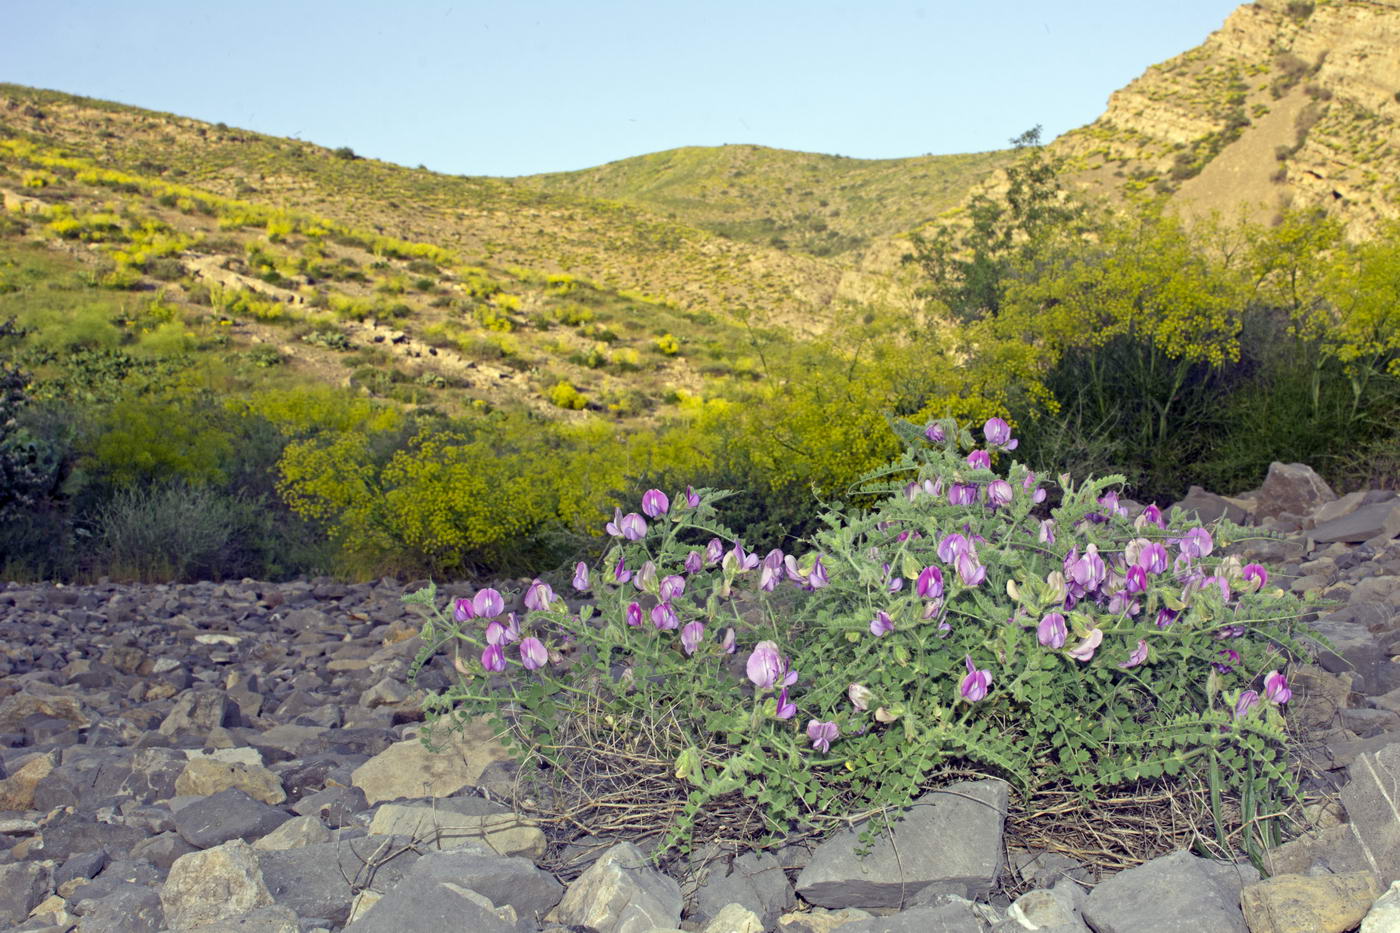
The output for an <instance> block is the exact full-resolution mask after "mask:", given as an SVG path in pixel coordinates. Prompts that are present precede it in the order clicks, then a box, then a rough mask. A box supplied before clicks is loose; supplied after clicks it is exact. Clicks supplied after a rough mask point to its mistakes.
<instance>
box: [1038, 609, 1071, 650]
mask: <svg viewBox="0 0 1400 933" xmlns="http://www.w3.org/2000/svg"><path fill="white" fill-rule="evenodd" d="M1035 632H1036V640H1037V641H1039V642H1040V643H1041V644H1042V645H1044V646H1045V647H1047V648H1054V649H1056V650H1059V649H1060V648H1063V647H1064V646H1065V638H1067V637H1068V635H1069V631H1068V629H1066V628H1065V617H1064V616H1063V615H1061V614H1060V613H1058V612H1047V613H1046V614H1045V616H1044V617H1043V618H1042V619H1041V620H1040V624H1039V625H1037V626H1036V630H1035Z"/></svg>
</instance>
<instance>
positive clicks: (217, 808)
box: [175, 787, 292, 849]
mask: <svg viewBox="0 0 1400 933" xmlns="http://www.w3.org/2000/svg"><path fill="white" fill-rule="evenodd" d="M291 816H292V815H291V814H290V813H288V812H287V811H286V810H282V809H279V808H277V807H272V806H268V805H267V804H265V803H263V802H262V801H260V800H254V799H253V798H252V797H249V796H248V795H247V794H246V793H244V792H243V791H241V790H238V789H237V788H232V787H231V788H229V789H228V790H223V791H219V792H218V793H217V794H210V795H209V796H208V797H203V798H200V799H199V800H196V801H194V802H193V803H191V804H189V805H188V806H186V807H184V808H183V809H181V810H180V811H179V812H177V813H176V814H175V831H176V832H177V833H179V834H180V836H181V838H183V839H184V840H185V841H186V842H188V843H189V844H190V845H192V846H194V847H195V848H197V849H207V848H210V847H211V846H216V845H219V844H221V843H224V842H228V841H229V840H230V839H242V840H244V841H245V842H251V841H252V840H254V839H258V838H261V837H263V836H266V835H267V834H268V833H270V832H272V831H273V830H274V829H276V828H277V827H278V826H281V825H282V824H283V823H285V822H287V820H289V819H291Z"/></svg>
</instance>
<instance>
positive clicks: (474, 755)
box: [351, 717, 511, 804]
mask: <svg viewBox="0 0 1400 933" xmlns="http://www.w3.org/2000/svg"><path fill="white" fill-rule="evenodd" d="M433 738H434V741H435V742H441V743H442V750H441V751H429V750H428V748H426V747H425V746H424V745H423V743H422V742H421V741H420V740H419V739H416V738H414V739H408V740H406V741H403V742H395V743H394V744H393V745H390V746H389V747H388V748H386V749H385V750H384V751H382V752H380V753H379V754H377V755H375V756H374V757H373V758H371V759H370V760H369V761H367V762H365V763H364V764H363V765H361V766H360V767H358V768H356V769H355V773H354V774H353V775H352V777H351V781H352V783H353V784H354V785H355V786H356V787H358V788H360V790H362V791H364V792H365V799H366V800H368V801H369V802H370V803H372V804H373V803H380V802H381V801H385V800H398V799H400V798H405V797H407V798H413V797H449V796H451V795H452V794H455V793H457V791H459V790H461V789H462V788H464V787H470V786H472V785H473V784H475V783H476V781H477V780H478V779H479V778H480V777H481V773H482V771H484V770H486V768H487V767H488V766H489V765H490V764H491V763H492V762H496V761H508V760H510V758H511V755H510V752H509V751H508V750H507V749H506V747H505V746H504V745H502V744H501V743H500V742H499V741H497V740H496V738H495V732H494V730H493V729H492V728H491V725H490V723H489V722H488V721H487V720H486V718H485V717H482V718H479V719H476V720H473V721H470V722H468V723H467V724H466V726H465V728H464V729H463V730H462V731H461V732H452V733H450V734H448V735H442V736H438V735H434V737H433Z"/></svg>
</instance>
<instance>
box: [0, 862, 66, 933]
mask: <svg viewBox="0 0 1400 933" xmlns="http://www.w3.org/2000/svg"><path fill="white" fill-rule="evenodd" d="M53 869H54V866H53V862H48V861H45V862H13V863H11V864H9V865H0V922H7V923H10V924H13V925H18V924H20V923H22V922H23V921H24V919H25V918H26V917H28V916H29V912H30V911H31V910H33V909H34V908H35V907H37V906H39V904H40V903H41V902H43V900H44V898H46V897H48V896H49V895H50V894H51V893H53Z"/></svg>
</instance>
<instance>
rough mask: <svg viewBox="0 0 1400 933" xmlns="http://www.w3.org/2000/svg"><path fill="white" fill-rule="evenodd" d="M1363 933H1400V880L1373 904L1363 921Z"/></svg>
mask: <svg viewBox="0 0 1400 933" xmlns="http://www.w3.org/2000/svg"><path fill="white" fill-rule="evenodd" d="M1361 933H1400V881H1395V882H1392V883H1391V885H1390V888H1389V889H1387V890H1386V892H1385V893H1384V894H1382V895H1381V896H1380V898H1379V899H1377V901H1376V902H1375V903H1374V904H1372V905H1371V911H1370V913H1368V914H1367V915H1366V919H1365V920H1362V921H1361Z"/></svg>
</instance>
